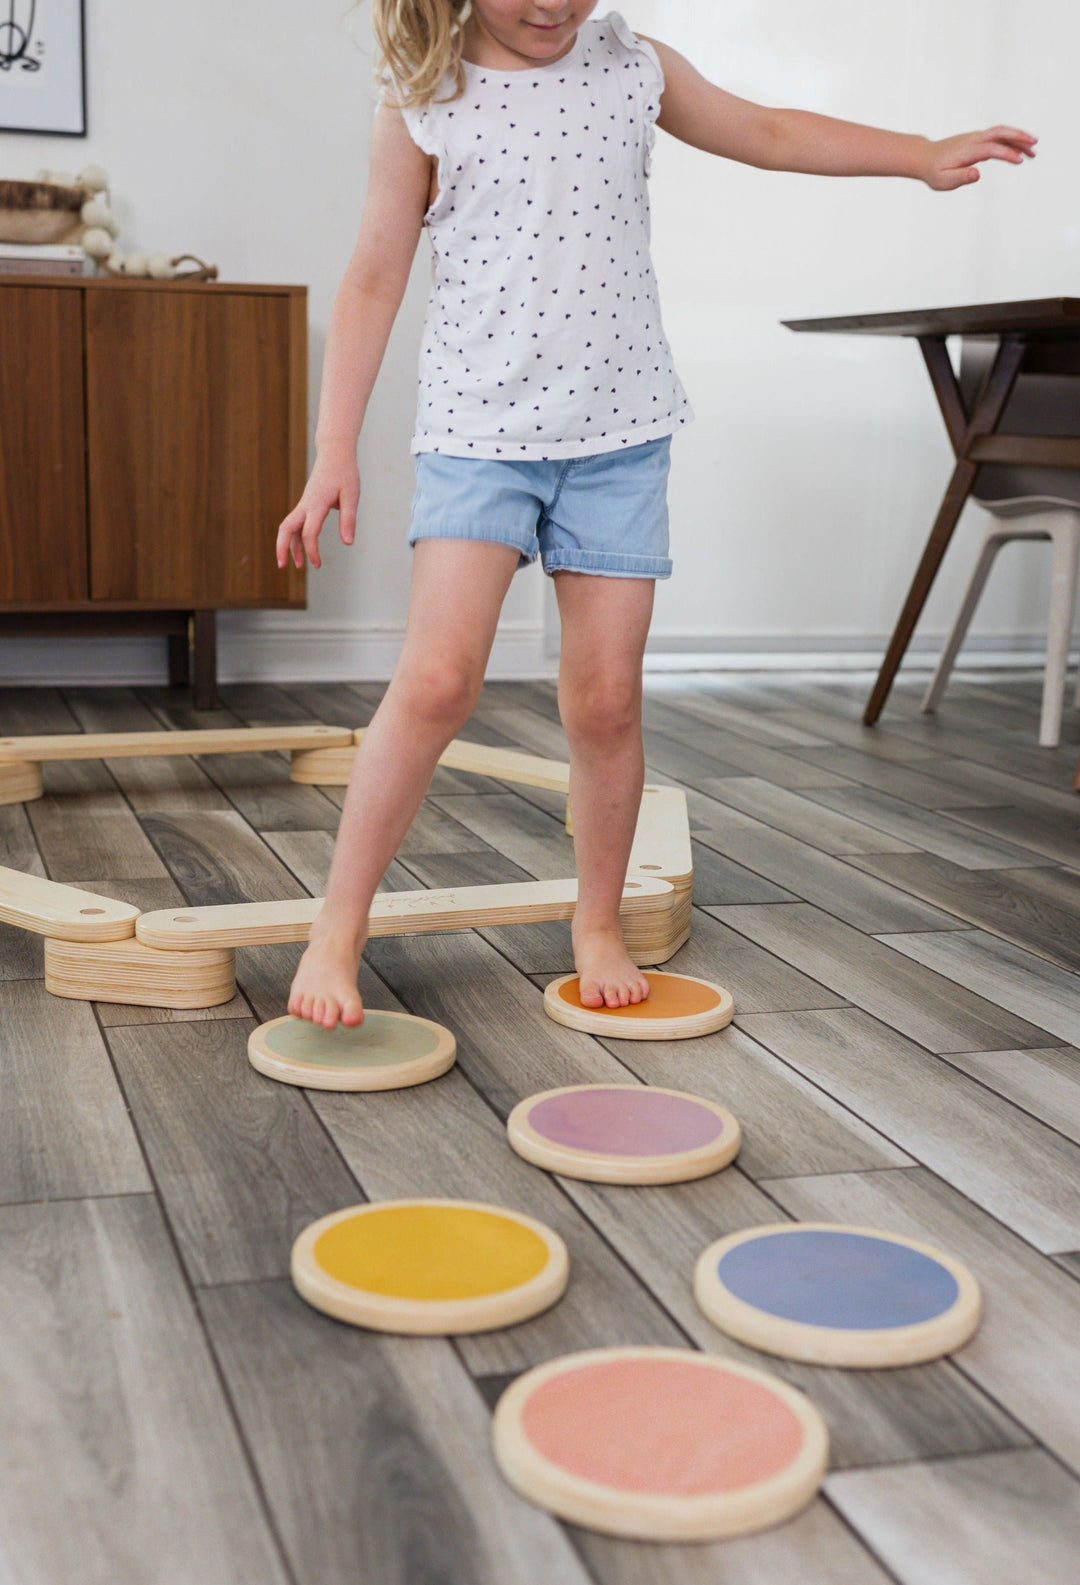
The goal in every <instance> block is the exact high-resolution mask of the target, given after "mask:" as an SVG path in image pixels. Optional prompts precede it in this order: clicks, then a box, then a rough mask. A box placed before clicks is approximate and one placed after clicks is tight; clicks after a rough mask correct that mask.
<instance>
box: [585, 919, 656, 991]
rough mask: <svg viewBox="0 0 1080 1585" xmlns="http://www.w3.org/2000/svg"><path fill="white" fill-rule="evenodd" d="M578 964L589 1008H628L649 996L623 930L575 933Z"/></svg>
mask: <svg viewBox="0 0 1080 1585" xmlns="http://www.w3.org/2000/svg"><path fill="white" fill-rule="evenodd" d="M574 963H575V966H576V968H577V971H578V979H579V980H580V984H581V1001H582V1005H583V1006H585V1007H628V1006H631V1005H636V1003H638V1002H643V1001H644V1000H645V998H646V997H647V996H648V994H649V982H648V980H647V979H646V978H645V975H644V974H643V973H642V971H641V970H640V969H639V968H638V967H637V965H636V964H635V963H633V962H632V961H631V959H630V956H629V954H628V952H627V950H626V947H625V945H624V943H623V938H622V931H621V930H592V931H582V932H580V933H579V932H576V931H575V933H574Z"/></svg>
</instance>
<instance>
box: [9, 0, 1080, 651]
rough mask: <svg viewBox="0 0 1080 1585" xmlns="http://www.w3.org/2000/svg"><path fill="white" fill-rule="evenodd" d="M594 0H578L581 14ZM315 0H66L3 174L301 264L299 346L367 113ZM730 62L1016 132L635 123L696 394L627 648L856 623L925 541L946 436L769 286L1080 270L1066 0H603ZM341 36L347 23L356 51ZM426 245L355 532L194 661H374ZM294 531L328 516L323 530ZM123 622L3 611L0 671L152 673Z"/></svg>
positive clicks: (918, 395)
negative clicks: (875, 136) (647, 614)
mask: <svg viewBox="0 0 1080 1585" xmlns="http://www.w3.org/2000/svg"><path fill="white" fill-rule="evenodd" d="M603 6H604V0H601V6H600V7H599V8H598V10H599V11H600V12H601V13H602V10H603ZM343 9H344V7H343V3H342V0H309V4H308V5H306V6H305V7H303V8H302V9H301V11H299V12H298V11H297V9H296V7H295V5H293V4H292V3H291V0H289V3H286V0H229V4H228V5H227V6H222V5H220V3H218V0H187V3H186V4H185V5H184V6H182V7H171V6H170V7H165V6H158V5H154V6H148V5H146V4H145V0H142V3H140V0H110V3H109V5H108V6H107V7H106V6H95V5H91V6H90V7H89V8H88V10H89V12H90V52H89V62H88V76H89V85H90V137H89V138H88V139H86V140H85V142H72V141H70V140H66V139H49V138H29V137H17V136H11V135H6V136H4V137H3V138H0V161H2V170H3V173H4V174H5V175H11V176H19V175H30V174H32V172H33V170H34V169H35V168H36V166H38V165H39V164H48V165H53V166H65V167H74V168H77V167H78V166H79V165H81V164H83V163H85V162H86V161H88V160H90V159H94V160H98V161H100V162H101V163H103V164H104V165H106V166H107V168H108V169H109V170H110V172H111V174H112V176H113V181H114V188H115V192H116V195H117V197H118V200H119V208H120V212H121V216H122V218H123V219H124V220H125V231H124V236H123V238H122V241H123V243H124V244H125V245H126V246H127V247H133V246H136V245H140V246H147V247H150V248H157V247H166V248H172V247H175V248H176V249H177V250H178V251H180V250H182V249H188V248H190V249H192V250H193V251H195V252H196V253H199V254H201V255H203V256H204V257H207V258H210V259H212V260H215V261H216V262H218V263H219V264H220V265H221V267H222V273H223V275H224V276H225V277H227V278H231V279H247V280H264V281H275V280H276V281H304V282H307V283H308V284H309V286H310V318H311V379H312V391H313V403H312V407H313V411H312V423H314V393H315V392H316V391H317V383H318V369H319V362H320V357H321V351H322V345H323V340H324V336H325V327H326V322H327V317H328V314H329V309H330V304H331V301H332V296H333V291H334V288H335V285H336V281H337V278H338V276H339V274H340V271H341V268H342V266H343V264H344V262H345V259H346V257H347V255H348V251H349V248H350V246H351V242H352V237H353V234H354V231H355V226H356V221H357V218H358V214H359V209H360V203H361V200H362V194H363V188H364V180H365V164H366V157H367V149H368V137H369V125H370V118H371V103H372V93H371V63H370V46H369V44H368V29H367V9H366V7H365V8H364V9H363V10H362V11H361V12H359V13H358V14H357V15H355V16H354V17H353V18H352V19H351V20H350V19H345V20H343V17H342V13H343ZM622 9H623V11H624V14H625V15H626V17H627V19H628V20H629V21H630V23H631V24H632V25H633V26H634V27H636V28H637V29H638V30H639V31H641V32H643V33H648V34H651V35H653V36H655V37H659V38H662V39H665V40H666V41H667V42H669V43H670V44H672V45H673V46H675V47H676V48H678V49H680V50H682V51H683V52H684V53H685V54H687V55H688V56H690V57H691V59H693V60H694V61H695V63H696V64H697V65H698V66H699V68H700V69H701V70H702V71H704V72H705V73H706V74H707V75H708V76H710V77H711V78H713V80H715V81H717V82H719V83H721V84H723V85H724V86H725V87H727V88H729V89H731V90H732V91H733V92H735V93H738V94H743V95H746V96H748V97H751V98H757V99H760V100H761V101H763V102H766V103H773V104H781V103H783V104H798V105H802V106H805V107H807V108H810V109H815V110H820V111H824V112H827V113H830V114H834V115H841V116H846V117H851V118H854V119H862V120H868V121H873V122H877V123H878V124H881V125H887V126H893V127H897V128H902V129H908V130H918V131H923V132H926V133H928V134H930V135H938V136H940V135H944V134H946V133H949V132H952V131H958V130H962V129H966V128H969V127H977V126H980V125H986V124H990V123H993V122H996V121H1011V122H1014V123H1016V124H1018V125H1021V126H1029V127H1030V128H1031V129H1032V130H1034V131H1036V132H1038V133H1040V134H1041V136H1042V139H1043V143H1042V152H1041V153H1040V157H1039V159H1038V160H1037V161H1036V162H1035V164H1034V165H1033V166H1031V167H1029V168H1027V169H1025V170H1023V171H1016V170H1013V169H1012V168H1011V167H1008V168H1006V167H995V168H993V169H990V170H988V171H987V172H986V175H985V177H984V180H983V181H982V182H981V183H980V184H978V186H977V187H975V188H974V189H973V190H969V191H965V192H961V193H957V194H934V193H930V192H929V191H928V190H926V189H924V188H922V187H920V186H917V185H915V184H914V183H910V182H899V181H876V182H873V181H827V180H822V179H816V178H810V177H799V176H787V175H776V174H768V173H762V172H758V171H753V170H749V169H747V168H745V167H740V166H736V165H731V164H727V163H724V162H721V161H717V160H715V159H711V158H710V157H709V156H706V155H703V154H701V153H699V152H697V151H695V150H692V149H689V148H686V147H685V146H683V145H681V144H678V143H676V142H674V141H673V140H672V139H670V138H663V137H662V138H661V139H660V147H659V150H658V155H657V159H656V162H655V167H654V180H653V215H654V247H655V257H656V263H657V270H658V274H659V277H660V284H661V292H662V296H663V302H664V314H665V321H666V324H667V328H668V333H669V337H670V339H671V341H672V344H673V347H674V351H675V355H676V361H677V363H678V365H679V368H680V371H681V373H682V376H683V380H684V383H685V384H686V386H687V388H688V390H689V392H690V396H691V400H692V401H693V403H694V406H695V408H696V411H697V415H698V421H697V423H696V424H695V425H693V426H692V427H691V429H689V430H688V431H686V432H685V433H684V434H682V435H680V436H678V437H677V438H676V441H675V471H674V475H673V484H672V523H673V540H674V554H675V557H676V575H675V577H674V578H673V579H672V581H671V582H670V583H669V584H668V585H666V586H661V589H660V594H659V599H658V606H657V618H656V628H655V639H654V647H660V648H663V649H675V650H684V651H716V652H721V653H723V652H731V651H739V650H743V651H750V652H762V653H773V654H775V653H777V652H782V653H797V652H800V651H803V652H829V653H834V652H838V651H852V652H861V651H865V650H869V649H874V648H878V647H880V646H881V644H882V643H883V640H884V637H885V635H886V634H887V633H888V631H889V630H890V628H891V626H892V623H893V620H894V618H895V615H896V612H897V610H898V607H899V604H900V601H901V599H902V596H903V593H904V590H905V589H906V586H907V582H908V580H909V578H910V575H911V571H912V569H913V567H914V563H915V560H916V558H917V555H918V553H919V550H920V549H921V546H922V544H923V542H924V540H925V537H926V534H927V531H928V528H929V523H930V520H931V518H932V515H933V512H934V510H935V507H936V504H937V500H938V498H939V496H940V493H941V490H942V487H943V485H944V481H945V479H946V477H947V473H948V466H949V456H950V453H949V450H948V446H947V443H946V441H945V437H944V432H943V428H942V425H941V421H940V418H939V417H938V415H937V412H936V407H935V405H934V402H933V398H932V395H931V392H930V388H929V383H928V381H927V379H926V375H925V372H924V371H923V368H922V363H921V359H920V357H919V354H918V351H917V348H916V347H915V346H914V345H913V344H912V343H909V342H899V341H891V340H877V339H874V340H870V339H865V338H839V337H824V336H794V335H792V334H791V333H790V332H788V331H786V330H783V329H781V328H780V327H779V325H778V321H779V320H780V319H781V318H782V317H787V318H791V317H798V316H810V315H818V314H840V313H850V312H857V311H860V310H871V311H872V310H885V309H892V308H896V309H899V308H909V307H918V306H931V305H938V304H945V303H961V302H977V301H994V300H1003V299H1008V298H1016V297H1022V296H1042V295H1046V296H1051V295H1056V294H1060V293H1069V292H1072V293H1073V294H1080V279H1078V277H1080V268H1078V262H1080V204H1077V203H1076V202H1075V200H1070V196H1069V195H1075V193H1076V191H1077V184H1076V177H1075V157H1076V150H1077V145H1078V143H1080V136H1078V134H1080V104H1078V100H1077V95H1076V91H1075V62H1076V59H1077V58H1078V52H1080V8H1078V7H1076V6H1075V5H1074V4H1073V3H1072V0H1028V4H1027V5H1026V6H1025V7H1024V8H1023V9H1022V11H1018V10H1017V9H1016V8H1015V7H1013V6H1011V5H1007V4H1006V3H1005V0H933V3H931V0H908V4H906V5H904V6H896V7H884V6H876V5H867V4H866V3H865V0H858V3H856V0H814V3H808V0H622ZM365 52H367V53H365ZM428 279H429V267H428V262H427V257H426V244H422V245H421V249H420V256H419V257H418V261H417V265H416V268H415V271H414V274H413V279H412V282H411V285H410V289H409V293H408V296H407V299H406V303H405V305H404V308H403V310H402V314H401V316H400V318H399V322H398V325H397V327H396V329H395V332H394V335H393V338H392V341H391V345H390V349H389V352H388V356H387V360H386V363H385V365H384V369H383V372H382V374H381V376H380V380H379V384H378V387H377V389H376V393H375V397H374V399H373V401H372V405H371V409H370V414H369V420H368V424H367V426H366V428H365V432H364V434H363V436H362V437H361V458H360V460H361V471H362V475H363V479H364V498H363V503H362V512H361V526H360V537H359V540H358V544H357V546H356V548H355V549H354V550H353V551H352V552H349V553H346V552H345V551H343V550H342V548H341V547H340V546H333V547H331V545H329V544H328V545H327V556H326V564H325V570H324V571H323V572H322V573H321V574H315V575H314V576H313V577H312V579H311V584H310V605H309V609H308V611H306V612H303V613H295V614H292V613H289V614H277V613H265V614H254V615H234V616H227V617H225V618H223V623H222V626H223V630H224V638H223V666H222V670H223V674H225V675H229V674H232V675H244V676H249V677H250V676H278V677H288V676H294V677H299V676H301V675H307V676H323V677H341V676H356V675H367V676H383V675H386V672H387V669H388V667H389V665H390V664H391V663H392V659H393V655H394V653H395V652H396V648H397V643H398V641H399V636H400V632H401V626H402V622H403V620H404V613H405V607H406V598H407V585H408V573H409V553H408V551H407V549H406V547H405V544H404V535H405V528H406V524H407V520H408V508H409V500H410V496H411V489H412V462H411V459H410V457H409V455H408V437H409V434H410V429H411V421H412V409H413V381H414V371H415V358H416V349H417V345H418V340H419V329H420V322H421V319H422V314H423V304H424V300H425V297H426V291H427V283H428ZM978 517H979V514H978V512H977V509H975V508H971V509H969V512H968V514H967V516H966V518H965V520H964V522H963V523H962V525H961V530H960V533H959V534H958V536H957V543H956V545H955V546H954V549H953V551H952V553H951V554H950V558H949V561H948V563H947V564H946V568H945V573H944V574H943V576H942V579H941V581H940V585H939V587H938V589H936V590H935V593H934V596H933V599H932V601H931V605H930V608H929V610H928V613H927V617H926V619H925V621H924V624H923V627H922V629H921V630H920V636H921V639H922V642H923V643H924V644H929V645H931V646H932V645H933V643H934V641H935V639H936V638H937V637H939V636H940V634H941V632H942V631H943V629H944V627H945V626H947V624H948V621H949V619H950V618H951V615H952V611H953V609H954V607H955V604H956V602H957V600H958V597H959V587H960V584H961V582H962V579H963V577H964V574H965V572H966V568H967V563H968V560H969V556H970V546H971V543H972V540H971V535H972V533H973V532H974V530H975V524H976V522H977V521H978ZM326 538H327V539H328V540H329V539H330V535H327V536H326ZM1006 554H1007V555H1008V556H1010V557H1011V558H1012V559H1013V563H1012V572H1013V576H1011V577H1007V576H1004V575H1002V577H1001V578H1000V579H999V580H998V583H997V586H996V587H994V586H992V587H991V590H990V592H989V593H988V595H987V597H986V599H985V601H984V607H983V610H982V612H981V613H980V617H979V623H978V628H977V634H978V636H979V637H980V639H981V642H982V643H983V644H985V645H988V646H991V647H1001V646H1006V647H1007V646H1010V645H1015V644H1017V643H1020V644H1024V643H1026V642H1030V640H1031V636H1032V635H1034V634H1036V633H1037V632H1038V631H1039V630H1040V628H1041V625H1042V622H1043V615H1044V603H1045V582H1046V580H1045V565H1044V564H1045V559H1046V553H1045V550H1043V549H1042V548H1041V547H1024V548H1020V547H1011V548H1010V550H1009V551H1007V552H1006ZM544 629H545V599H544V589H543V579H542V578H541V577H540V576H539V574H538V573H537V572H535V571H534V572H531V573H529V574H525V575H522V576H521V577H519V579H518V581H517V586H516V587H515V589H514V591H513V593H512V595H511V597H510V601H509V602H508V606H507V610H506V613H505V617H504V623H503V626H502V629H501V632H500V638H499V642H498V646H497V650H496V654H495V657H494V663H493V668H492V669H493V671H494V672H495V673H497V674H500V675H507V674H509V673H511V672H514V671H530V670H535V669H536V668H538V667H540V666H542V665H544V664H545V661H544ZM159 665H160V660H159V656H158V650H157V648H156V647H155V646H154V645H152V644H149V643H147V644H142V643H132V642H130V641H129V642H127V643H125V644H124V645H120V644H116V645H110V644H109V643H108V642H107V641H104V642H98V643H96V644H94V645H92V646H89V647H86V648H83V647H82V646H78V645H74V644H53V645H50V646H45V645H39V644H33V643H29V642H23V643H18V644H17V643H14V642H9V643H6V644H4V645H3V646H2V648H0V674H6V675H9V676H10V675H13V674H15V673H22V674H23V675H33V676H41V677H44V676H48V675H54V676H56V675H71V676H72V677H74V676H82V677H86V676H87V675H95V676H112V675H116V674H117V673H118V671H121V670H122V671H125V672H126V673H127V674H128V675H143V674H146V675H151V674H154V673H155V672H156V669H157V668H158V667H159Z"/></svg>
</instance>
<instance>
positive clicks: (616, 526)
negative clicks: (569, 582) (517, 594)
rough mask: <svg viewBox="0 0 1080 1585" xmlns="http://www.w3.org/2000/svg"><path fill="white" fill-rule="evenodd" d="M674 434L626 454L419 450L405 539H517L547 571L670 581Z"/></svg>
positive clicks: (527, 558) (526, 558) (528, 557)
mask: <svg viewBox="0 0 1080 1585" xmlns="http://www.w3.org/2000/svg"><path fill="white" fill-rule="evenodd" d="M670 452H671V436H670V435H662V436H661V437H660V439H659V440H647V441H645V442H644V444H642V445H640V446H627V447H626V449H625V450H620V451H601V452H599V453H597V454H596V455H594V456H589V457H560V458H551V459H548V460H543V461H529V460H527V459H526V460H521V461H514V460H513V459H505V460H504V459H503V458H502V457H494V458H489V457H447V456H444V455H443V454H442V453H441V452H434V451H421V452H419V453H418V455H417V458H416V493H415V495H414V496H413V503H412V523H411V526H410V528H409V544H410V545H415V544H416V541H417V540H418V539H482V540H492V541H494V542H495V543H496V544H499V545H514V546H516V547H517V549H518V550H519V551H520V553H521V560H520V562H519V563H518V565H519V566H522V567H525V566H528V565H529V563H530V562H533V561H535V560H536V558H537V556H539V557H540V559H541V561H542V562H543V566H544V571H545V572H546V573H556V572H589V573H596V574H598V575H599V576H601V577H607V578H670V577H671V562H670V560H669V558H668V553H667V552H668V509H667V477H668V466H669V462H670Z"/></svg>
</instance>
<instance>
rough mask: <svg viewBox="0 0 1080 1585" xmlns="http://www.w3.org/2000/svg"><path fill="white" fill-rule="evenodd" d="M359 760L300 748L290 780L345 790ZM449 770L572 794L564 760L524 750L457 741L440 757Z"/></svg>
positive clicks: (359, 734) (344, 752) (351, 753)
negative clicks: (547, 757) (526, 752)
mask: <svg viewBox="0 0 1080 1585" xmlns="http://www.w3.org/2000/svg"><path fill="white" fill-rule="evenodd" d="M363 736H364V728H363V727H359V728H357V730H356V732H355V733H354V734H353V742H354V744H355V743H359V742H360V741H361V739H362V738H363ZM354 758H355V748H353V749H351V750H350V749H347V748H346V749H341V748H335V749H331V747H330V745H329V744H327V745H325V746H323V745H320V746H319V747H316V748H313V747H310V746H309V747H307V748H297V749H295V750H294V751H293V756H292V769H291V770H290V772H289V775H290V779H291V780H292V781H297V782H307V783H309V784H311V785H314V786H319V787H340V786H344V785H345V783H346V782H347V781H348V779H349V772H350V771H351V770H352V762H353V760H354ZM439 764H440V765H444V766H446V768H447V769H448V770H463V771H470V772H471V773H472V774H473V775H474V776H494V777H495V778H496V779H498V780H500V781H508V782H515V783H517V784H518V785H520V786H522V787H546V788H548V789H549V791H551V792H561V793H565V792H568V791H569V790H570V767H569V765H567V764H564V763H563V761H561V760H554V759H540V758H539V757H538V756H537V755H535V754H523V753H522V752H521V750H520V749H510V748H489V747H488V745H487V744H486V743H465V742H462V741H461V740H460V739H458V738H455V739H454V741H453V742H452V743H450V744H448V745H447V747H446V748H445V749H444V751H443V752H442V754H441V755H440V756H439Z"/></svg>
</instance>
